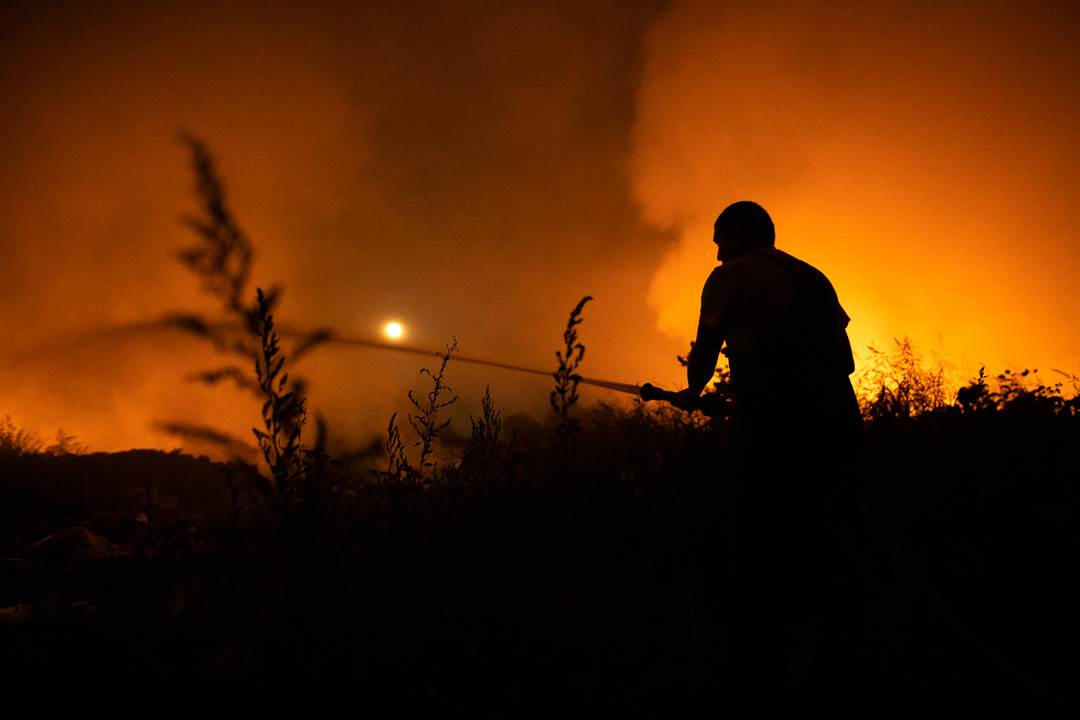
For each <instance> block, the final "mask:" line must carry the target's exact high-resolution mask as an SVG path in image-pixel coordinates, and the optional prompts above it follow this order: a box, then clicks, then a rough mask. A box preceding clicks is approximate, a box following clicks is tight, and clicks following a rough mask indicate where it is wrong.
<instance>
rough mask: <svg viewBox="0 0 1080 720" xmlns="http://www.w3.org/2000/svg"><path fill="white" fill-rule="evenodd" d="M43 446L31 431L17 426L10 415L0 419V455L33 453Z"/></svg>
mask: <svg viewBox="0 0 1080 720" xmlns="http://www.w3.org/2000/svg"><path fill="white" fill-rule="evenodd" d="M44 446H45V444H44V443H43V442H41V440H39V439H38V438H37V436H35V435H34V434H33V433H32V432H30V431H29V430H27V429H25V428H20V427H17V426H16V425H15V423H14V422H13V421H12V420H11V416H10V415H5V416H4V418H3V420H0V456H3V455H34V454H37V453H40V452H41V451H42V448H44Z"/></svg>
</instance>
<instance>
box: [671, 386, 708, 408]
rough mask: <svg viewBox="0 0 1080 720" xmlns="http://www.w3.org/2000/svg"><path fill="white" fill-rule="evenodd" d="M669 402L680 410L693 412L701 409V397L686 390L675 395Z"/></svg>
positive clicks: (688, 389)
mask: <svg viewBox="0 0 1080 720" xmlns="http://www.w3.org/2000/svg"><path fill="white" fill-rule="evenodd" d="M669 402H670V403H671V404H672V405H674V406H675V407H677V408H679V409H680V410H685V411H686V412H693V411H694V410H697V409H699V408H700V407H701V395H700V394H698V393H694V392H693V391H691V390H690V388H686V389H685V390H680V391H679V392H677V393H675V395H674V397H672V398H671V400H670V401H669Z"/></svg>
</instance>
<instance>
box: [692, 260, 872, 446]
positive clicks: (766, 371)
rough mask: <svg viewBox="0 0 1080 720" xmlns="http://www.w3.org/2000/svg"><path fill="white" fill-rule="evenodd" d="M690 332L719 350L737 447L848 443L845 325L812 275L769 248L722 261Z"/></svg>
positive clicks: (851, 424)
mask: <svg viewBox="0 0 1080 720" xmlns="http://www.w3.org/2000/svg"><path fill="white" fill-rule="evenodd" d="M700 322H701V323H702V325H703V326H706V327H709V328H712V329H714V330H715V331H716V332H717V333H719V334H720V335H722V336H723V337H724V339H725V340H726V348H725V350H724V352H725V354H726V355H727V356H728V359H729V361H730V363H731V371H732V384H733V389H734V391H735V399H736V414H737V418H736V419H737V421H738V422H739V424H740V426H741V427H742V429H743V430H744V431H745V434H746V435H747V440H749V441H760V440H762V439H764V438H765V437H771V438H772V439H773V440H779V439H787V440H790V439H796V438H798V439H801V438H806V439H808V440H809V439H811V437H815V438H818V439H815V440H814V442H818V441H819V438H820V435H821V434H822V433H825V434H826V436H829V437H833V438H835V439H836V440H837V441H838V442H839V443H840V444H841V445H847V444H848V443H849V442H850V441H851V439H852V438H853V437H854V434H855V433H856V431H857V425H858V405H857V403H856V401H855V398H854V394H853V392H852V389H851V383H850V381H849V380H848V378H847V376H848V374H849V373H850V372H851V371H852V369H853V363H852V355H851V346H850V344H849V343H848V339H847V333H846V331H845V328H846V327H847V324H848V322H849V318H848V315H847V313H845V312H844V310H843V308H842V307H841V306H840V303H839V300H838V299H837V296H836V292H835V290H834V289H833V287H832V284H831V283H830V282H829V281H828V279H827V278H826V277H825V276H824V275H823V274H822V273H821V272H820V271H819V270H817V269H816V268H814V267H813V266H811V265H809V264H808V263H806V262H803V261H802V260H799V259H798V258H796V257H794V256H792V255H789V254H788V253H785V252H783V251H782V250H778V249H776V248H775V247H770V248H761V249H757V250H754V251H752V252H748V253H745V254H741V255H739V256H737V257H735V258H732V259H728V260H726V261H725V262H724V264H723V265H721V266H719V267H717V268H716V269H715V270H714V271H713V272H712V274H711V275H710V276H709V279H708V281H707V282H706V283H705V288H704V290H703V291H702V299H701V319H700Z"/></svg>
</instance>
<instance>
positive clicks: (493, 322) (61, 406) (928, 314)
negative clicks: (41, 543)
mask: <svg viewBox="0 0 1080 720" xmlns="http://www.w3.org/2000/svg"><path fill="white" fill-rule="evenodd" d="M368 5H369V4H363V3H361V4H356V3H336V2H329V1H327V2H311V3H284V2H283V3H273V4H270V5H264V4H258V5H250V6H249V5H247V4H244V3H235V4H229V5H228V7H226V8H219V7H216V6H215V7H210V6H207V7H202V6H195V7H192V6H189V5H188V4H176V5H173V4H159V3H144V4H115V5H107V6H104V7H98V5H97V4H87V3H83V4H79V3H71V4H61V5H54V4H43V3H3V4H0V36H2V37H3V40H4V42H0V78H2V82H3V88H4V93H3V97H4V112H3V113H0V337H3V338H4V342H3V345H2V346H0V369H2V371H3V373H4V382H5V390H4V399H3V400H2V401H0V417H2V416H3V415H6V414H10V415H11V416H12V418H13V420H14V421H15V422H17V423H19V424H21V425H25V426H27V427H30V428H31V429H33V430H36V431H38V432H39V433H40V434H42V435H45V436H49V435H51V434H52V433H54V432H55V430H56V428H60V427H62V428H64V430H65V431H66V432H68V433H70V434H74V435H78V436H79V439H80V442H84V443H86V444H88V445H89V446H90V447H91V448H93V449H102V450H110V449H122V448H126V447H131V446H164V447H171V446H172V445H173V444H175V443H177V442H178V441H177V440H176V439H175V438H172V437H169V436H166V435H163V434H162V433H160V432H158V431H156V430H155V429H154V422H155V421H157V420H161V419H179V418H183V419H185V420H189V421H191V422H208V423H209V422H213V423H218V424H224V425H228V426H229V427H230V428H231V429H232V431H233V432H234V434H235V435H237V436H240V437H250V435H251V433H250V427H251V423H252V418H254V417H256V416H257V411H258V406H257V404H255V403H249V402H248V401H249V400H250V399H249V398H247V397H246V396H239V395H235V394H230V392H229V391H228V389H225V388H221V387H218V388H201V387H194V386H192V385H190V384H188V383H185V382H183V378H184V376H185V375H187V374H188V373H190V372H192V371H193V370H198V369H206V368H208V367H214V366H216V365H217V364H218V362H219V361H220V359H221V358H219V357H215V356H214V355H213V354H212V351H211V350H210V349H209V348H208V347H206V346H202V345H199V344H197V343H194V342H192V341H191V340H190V339H187V338H180V337H175V336H170V337H168V338H161V337H158V338H143V339H139V340H123V341H121V340H115V339H114V340H109V341H107V342H98V343H96V344H92V345H79V346H76V345H75V344H74V343H73V342H72V343H69V344H68V345H66V346H65V345H64V342H65V340H66V339H70V338H73V337H76V336H78V335H80V334H81V333H85V331H87V330H88V329H92V328H96V327H102V326H111V325H115V324H121V323H127V322H134V321H139V320H145V319H148V318H154V317H158V316H160V315H161V314H162V313H165V312H168V311H176V310H195V311H203V312H208V311H211V310H213V309H214V306H213V304H212V303H210V302H209V301H207V299H206V298H205V297H204V296H203V295H202V294H201V293H200V291H199V289H198V287H197V284H196V282H195V281H194V279H193V278H192V276H191V275H190V274H189V273H188V272H187V271H186V270H185V269H184V268H182V267H181V266H180V264H179V263H177V262H176V251H177V250H178V249H179V248H181V247H183V246H185V245H186V244H187V243H188V239H189V232H190V231H189V230H188V229H187V228H185V227H184V226H183V225H182V224H181V223H180V222H179V221H178V218H179V216H180V215H181V213H183V212H185V211H188V210H190V209H191V207H192V201H191V197H192V195H191V190H192V175H191V172H190V168H189V164H188V163H189V161H188V158H187V157H186V155H185V153H184V151H183V149H182V148H181V147H180V146H179V145H178V144H177V143H176V141H175V135H176V131H177V130H178V129H185V130H188V131H190V132H192V133H194V134H196V135H198V136H200V137H202V138H203V139H204V140H205V141H206V142H207V144H208V146H209V147H210V149H211V150H212V151H213V152H214V153H215V155H216V156H217V158H218V160H219V161H220V169H221V172H222V175H223V178H224V181H225V183H226V189H227V190H228V193H229V197H228V199H229V203H230V207H231V209H232V211H233V212H234V213H235V215H236V217H237V219H238V221H239V222H240V224H241V225H242V226H243V227H244V229H245V230H246V231H247V233H248V234H249V235H250V237H251V239H252V242H253V244H254V247H255V250H256V260H255V266H254V274H253V277H252V283H253V285H252V292H253V291H254V286H255V285H260V286H262V287H269V286H270V285H271V284H274V283H280V284H281V285H282V286H283V287H284V288H285V293H284V295H283V300H282V303H281V306H280V307H279V308H278V309H277V310H276V314H277V315H278V316H280V321H281V323H282V325H288V326H292V327H310V328H315V327H331V328H336V329H339V330H342V331H344V332H348V331H349V330H350V329H351V330H356V329H357V328H366V329H369V330H378V329H379V323H380V320H381V319H384V318H389V317H394V316H397V317H406V318H408V319H409V321H410V328H409V333H408V334H409V342H410V343H413V342H415V343H416V344H417V345H418V346H421V347H433V348H435V347H443V346H444V344H445V343H446V342H447V341H448V340H449V339H450V338H451V337H456V338H457V339H458V340H459V342H460V347H461V351H462V353H464V354H472V355H477V356H483V357H491V358H497V359H503V360H506V361H508V362H512V363H515V364H521V365H525V366H530V367H532V366H536V367H544V366H545V365H552V369H554V365H553V364H554V358H553V352H554V350H555V348H556V347H558V346H559V343H560V342H561V333H562V329H563V326H564V324H565V321H566V313H567V312H568V311H569V309H570V308H571V307H573V306H574V304H575V303H576V302H577V301H578V300H579V299H580V298H581V297H582V296H583V295H586V294H590V295H592V296H594V297H595V298H596V300H595V301H594V302H593V303H590V305H589V306H588V308H587V310H586V312H585V321H584V324H583V325H582V326H581V328H580V332H581V337H582V340H583V341H584V342H585V344H586V345H587V346H588V355H587V357H586V360H585V366H584V367H583V372H584V374H585V375H588V376H592V377H600V378H609V379H613V380H622V381H626V382H642V381H652V382H655V383H659V384H662V385H665V386H667V387H672V386H674V385H675V384H676V383H678V382H679V379H680V376H682V375H683V371H682V369H681V368H680V367H679V366H678V364H677V363H676V362H675V356H676V355H677V354H681V353H685V352H686V350H687V347H688V344H689V340H690V338H691V336H692V333H693V330H694V324H695V321H696V316H697V310H698V307H697V306H698V302H699V294H700V291H701V285H702V283H703V282H704V279H705V277H706V276H707V275H708V273H709V271H710V270H711V268H712V267H713V265H714V263H715V255H714V250H713V246H712V244H711V242H710V237H711V226H712V222H713V220H714V219H715V217H716V214H717V213H718V212H719V211H720V210H721V209H722V208H723V207H724V206H725V205H726V204H727V203H729V202H731V201H733V200H739V199H753V200H756V201H758V202H760V203H761V204H762V205H763V206H764V207H765V208H766V209H767V210H768V211H769V212H770V213H771V214H772V216H773V218H774V220H775V223H776V227H777V234H778V245H779V246H780V247H782V248H784V249H785V250H788V251H789V252H791V253H793V254H794V255H796V256H799V257H802V258H804V259H806V260H807V261H809V262H811V263H813V264H814V265H816V266H818V267H820V268H821V269H822V270H823V271H824V272H825V273H826V274H827V275H828V276H829V277H830V279H831V280H832V281H833V284H834V285H835V286H836V289H837V291H838V293H839V296H840V299H841V302H842V303H843V304H844V306H845V308H846V309H847V311H848V313H849V314H850V315H851V317H852V324H851V327H850V329H849V331H850V334H851V337H852V340H853V344H854V345H855V346H856V349H857V350H858V349H860V348H864V347H865V346H866V345H869V344H875V345H878V346H887V345H888V344H889V343H890V342H891V339H892V338H893V337H896V336H903V335H905V334H907V335H910V336H911V337H912V339H913V340H914V342H915V344H916V346H917V347H921V348H924V349H925V350H927V351H928V352H929V351H940V352H942V353H943V354H944V356H945V357H946V358H947V359H948V360H950V361H951V362H952V363H953V364H954V366H955V370H956V373H957V375H959V376H963V375H965V374H974V372H975V371H976V370H977V369H978V366H979V365H981V364H986V365H987V367H988V369H989V370H991V371H993V372H997V371H999V370H1001V369H1004V368H1005V367H1007V366H1011V367H1014V368H1020V367H1024V366H1026V367H1038V368H1039V369H1040V370H1042V371H1043V372H1044V373H1049V372H1050V370H1051V368H1054V367H1060V368H1061V369H1063V370H1067V371H1071V372H1074V373H1075V372H1080V323H1078V322H1076V320H1075V319H1076V318H1078V317H1080V292H1077V288H1078V287H1080V238H1078V237H1077V227H1080V205H1078V204H1077V203H1076V202H1075V198H1074V197H1073V196H1074V194H1075V188H1076V187H1078V186H1080V156H1078V153H1080V142H1078V140H1080V138H1078V137H1077V134H1078V128H1080V105H1078V103H1077V98H1078V97H1080V88H1078V85H1080V74H1078V73H1076V72H1075V68H1076V67H1077V61H1078V60H1080V45H1078V44H1077V43H1075V42H1074V38H1075V37H1076V36H1077V35H1078V34H1080V20H1078V18H1080V9H1078V8H1077V6H1075V4H1068V3H1065V4H1046V3H1042V4H1038V3H1037V4H1030V3H1028V4H1024V3H1012V4H1005V3H990V2H988V3H979V4H978V5H977V7H978V10H977V12H976V11H973V10H972V5H971V4H969V3H952V2H941V3H926V4H924V5H921V6H920V7H918V8H913V7H912V6H911V5H910V4H908V3H898V4H890V3H865V4H850V3H838V4H835V5H833V6H830V7H822V6H821V5H820V4H812V3H811V4H796V3H776V4H773V3H752V4H746V3H726V2H695V1H690V0H674V1H673V2H670V3H659V2H658V3H618V2H600V3H585V4H575V3H568V4H562V3H523V4H519V3H499V4H487V3H483V4H481V3H477V4H470V3H447V4H445V5H444V6H442V7H440V6H439V4H432V5H431V6H427V5H425V6H424V7H423V8H418V7H417V6H415V5H413V4H411V3H396V4H395V3H391V4H371V5H370V7H369V6H368ZM208 28H212V29H213V31H212V32H208V31H207V29H208ZM58 342H59V343H60V344H59V345H57V344H56V343H58ZM43 343H52V346H51V347H52V348H53V349H52V350H51V351H50V352H48V353H44V354H39V355H36V356H34V358H33V359H32V360H18V361H17V360H16V359H15V358H18V357H22V356H23V355H24V354H25V353H27V352H29V351H30V350H32V349H33V348H36V347H38V346H39V345H42V344H43ZM399 355H400V354H399ZM417 368H418V363H417V362H415V359H414V358H410V357H399V356H397V355H393V354H390V353H387V354H379V353H378V352H375V351H371V352H368V351H364V352H360V351H355V352H353V351H350V352H346V351H338V350H331V349H329V348H320V349H318V350H317V351H315V352H313V353H311V354H310V355H308V356H306V357H304V359H303V360H302V363H301V366H300V367H299V368H296V372H298V373H301V374H302V375H304V376H305V377H307V378H308V379H309V380H310V388H311V397H310V406H311V407H312V408H317V409H318V410H320V411H321V412H323V413H325V415H326V417H327V418H328V420H329V421H330V423H331V425H332V426H334V427H335V429H336V430H337V431H339V432H341V433H346V434H351V435H354V436H363V435H366V434H368V433H371V432H376V431H379V430H380V429H381V428H384V427H385V425H386V422H385V420H386V417H387V416H388V415H389V413H390V412H393V411H395V410H397V409H401V407H402V404H403V403H405V402H407V401H406V399H405V391H406V389H407V388H410V387H413V386H414V385H415V383H416V370H417ZM451 368H452V370H451V373H452V374H454V380H455V383H454V387H455V390H456V391H457V392H458V393H459V394H460V395H461V397H462V402H461V403H459V404H458V405H457V406H455V409H454V412H459V413H460V418H459V419H460V420H461V422H463V423H467V419H468V415H469V413H470V412H471V413H473V414H475V413H476V411H477V407H476V399H478V398H479V397H480V396H481V395H482V394H483V391H484V387H485V385H488V384H490V385H491V386H492V392H493V394H494V396H495V398H496V400H497V401H498V402H499V403H500V404H501V405H502V406H504V407H505V408H506V409H507V413H508V414H511V413H512V412H515V411H529V412H534V413H536V414H543V413H545V412H547V390H548V388H547V387H546V386H545V385H544V382H543V378H540V379H536V380H531V379H528V378H524V377H517V376H515V375H510V374H500V373H499V371H494V370H481V369H478V368H467V367H465V366H464V365H462V366H459V367H457V368H454V367H453V365H451ZM600 392H602V391H598V390H591V389H590V390H587V391H586V393H588V394H587V395H586V400H587V401H588V400H592V399H595V398H598V397H605V398H607V397H608V396H607V395H599V394H594V393H600ZM406 409H407V408H406ZM455 422H456V421H455ZM466 427H467V425H466Z"/></svg>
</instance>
